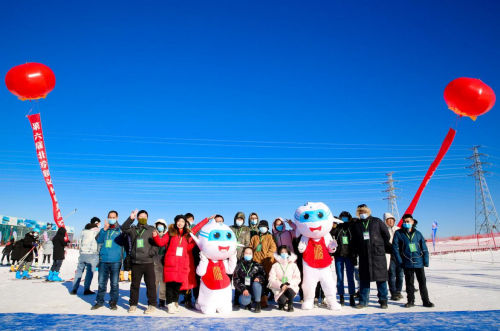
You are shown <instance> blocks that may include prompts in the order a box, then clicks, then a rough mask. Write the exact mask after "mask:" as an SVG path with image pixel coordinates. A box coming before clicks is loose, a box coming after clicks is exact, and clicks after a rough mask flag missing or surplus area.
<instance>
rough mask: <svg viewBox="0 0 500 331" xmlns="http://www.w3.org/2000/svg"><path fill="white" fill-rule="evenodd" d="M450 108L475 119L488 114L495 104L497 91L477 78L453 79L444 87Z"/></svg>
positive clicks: (446, 100)
mask: <svg viewBox="0 0 500 331" xmlns="http://www.w3.org/2000/svg"><path fill="white" fill-rule="evenodd" d="M444 100H445V102H446V104H447V105H448V108H449V109H451V110H452V111H453V112H455V113H456V114H457V115H460V116H468V117H470V118H471V119H473V120H476V118H477V117H478V116H480V115H483V114H486V113H487V112H488V111H490V109H491V108H493V105H494V104H495V100H496V97H495V92H493V90H492V89H491V87H489V86H488V85H486V84H485V83H483V82H482V81H481V80H479V79H476V78H466V77H461V78H457V79H455V80H452V81H451V82H450V83H449V84H448V85H447V86H446V88H445V89H444Z"/></svg>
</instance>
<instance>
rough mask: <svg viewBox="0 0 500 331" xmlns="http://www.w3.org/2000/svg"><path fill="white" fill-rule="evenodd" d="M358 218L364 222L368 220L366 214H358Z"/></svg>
mask: <svg viewBox="0 0 500 331" xmlns="http://www.w3.org/2000/svg"><path fill="white" fill-rule="evenodd" d="M359 217H360V218H361V219H362V220H366V219H367V218H368V214H360V215H359Z"/></svg>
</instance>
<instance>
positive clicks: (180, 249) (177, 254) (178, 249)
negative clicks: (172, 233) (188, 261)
mask: <svg viewBox="0 0 500 331" xmlns="http://www.w3.org/2000/svg"><path fill="white" fill-rule="evenodd" d="M175 256H182V247H180V246H179V247H177V250H176V251H175Z"/></svg>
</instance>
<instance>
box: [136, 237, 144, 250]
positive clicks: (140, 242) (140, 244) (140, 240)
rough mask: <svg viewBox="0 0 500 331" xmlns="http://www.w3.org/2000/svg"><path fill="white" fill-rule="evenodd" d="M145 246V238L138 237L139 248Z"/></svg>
mask: <svg viewBox="0 0 500 331" xmlns="http://www.w3.org/2000/svg"><path fill="white" fill-rule="evenodd" d="M143 247H144V239H137V248H143Z"/></svg>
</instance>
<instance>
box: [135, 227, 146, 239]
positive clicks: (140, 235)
mask: <svg viewBox="0 0 500 331" xmlns="http://www.w3.org/2000/svg"><path fill="white" fill-rule="evenodd" d="M144 231H146V229H142V232H141V234H139V231H137V235H138V236H139V238H141V237H142V235H143V234H144Z"/></svg>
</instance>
